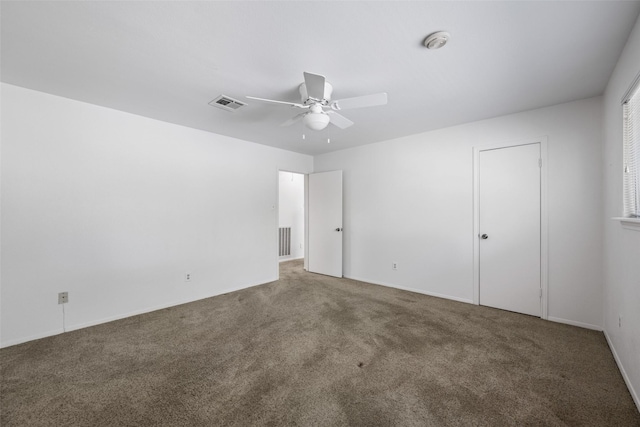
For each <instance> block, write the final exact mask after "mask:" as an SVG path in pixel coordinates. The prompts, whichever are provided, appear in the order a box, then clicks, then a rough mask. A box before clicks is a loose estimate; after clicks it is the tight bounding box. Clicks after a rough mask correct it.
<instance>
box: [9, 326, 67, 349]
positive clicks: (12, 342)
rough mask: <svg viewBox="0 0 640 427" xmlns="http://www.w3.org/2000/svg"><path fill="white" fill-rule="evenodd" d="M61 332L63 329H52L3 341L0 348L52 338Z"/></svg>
mask: <svg viewBox="0 0 640 427" xmlns="http://www.w3.org/2000/svg"><path fill="white" fill-rule="evenodd" d="M63 332H64V329H63V328H56V329H52V330H50V331H47V332H42V333H40V334H36V335H31V336H28V337H24V338H18V339H15V340H9V341H5V342H3V343H0V348H5V347H11V346H13V345H18V344H22V343H25V342H29V341H34V340H39V339H40V338H46V337H52V336H54V335H59V334H61V333H63Z"/></svg>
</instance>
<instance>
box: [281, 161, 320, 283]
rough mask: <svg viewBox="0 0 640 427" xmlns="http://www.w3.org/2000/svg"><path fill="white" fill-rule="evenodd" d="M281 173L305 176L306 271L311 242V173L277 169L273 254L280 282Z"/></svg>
mask: <svg viewBox="0 0 640 427" xmlns="http://www.w3.org/2000/svg"><path fill="white" fill-rule="evenodd" d="M280 172H289V173H295V174H298V175H303V176H304V251H303V254H304V269H305V270H306V269H307V262H308V261H307V259H308V257H309V254H308V252H307V251H308V246H307V242H308V241H309V223H308V220H309V174H310V173H311V172H298V171H295V170H291V169H282V168H280V167H276V202H275V204H274V205H273V210H275V211H276V215H275V217H276V221H275V222H276V224H275V230H274V240H273V241H274V242H275V249H274V251H273V253H274V254H275V268H276V274H275V277H276V279H275V280H280V257H279V256H278V245H279V241H280V236H279V232H280V231H279V229H280Z"/></svg>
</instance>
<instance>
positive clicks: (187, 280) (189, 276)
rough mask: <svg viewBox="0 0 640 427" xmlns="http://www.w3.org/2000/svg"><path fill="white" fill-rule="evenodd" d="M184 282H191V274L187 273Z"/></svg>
mask: <svg viewBox="0 0 640 427" xmlns="http://www.w3.org/2000/svg"><path fill="white" fill-rule="evenodd" d="M184 281H185V282H190V281H191V273H185V274H184Z"/></svg>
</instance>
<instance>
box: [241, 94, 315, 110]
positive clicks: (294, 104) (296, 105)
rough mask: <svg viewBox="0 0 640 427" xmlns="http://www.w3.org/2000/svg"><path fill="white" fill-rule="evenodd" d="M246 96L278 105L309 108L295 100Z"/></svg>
mask: <svg viewBox="0 0 640 427" xmlns="http://www.w3.org/2000/svg"><path fill="white" fill-rule="evenodd" d="M247 98H249V99H253V100H254V101H259V102H266V103H267V104H280V105H288V106H289V107H298V108H309V106H308V105H303V104H299V103H297V102H288V101H276V100H273V99H265V98H256V97H255V96H247Z"/></svg>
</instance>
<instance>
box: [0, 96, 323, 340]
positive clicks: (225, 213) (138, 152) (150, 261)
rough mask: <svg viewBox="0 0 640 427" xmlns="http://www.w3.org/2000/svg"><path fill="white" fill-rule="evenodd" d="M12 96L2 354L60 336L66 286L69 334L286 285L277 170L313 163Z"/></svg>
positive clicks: (6, 150)
mask: <svg viewBox="0 0 640 427" xmlns="http://www.w3.org/2000/svg"><path fill="white" fill-rule="evenodd" d="M1 95H2V181H1V182H2V220H1V221H2V222H1V229H2V242H1V243H2V248H1V249H2V265H1V267H2V276H1V280H2V282H1V285H2V288H1V298H0V301H1V304H2V305H1V328H2V329H1V334H2V336H1V341H0V342H1V344H2V345H3V346H6V345H10V344H14V343H18V342H21V341H26V340H29V339H34V338H38V337H42V336H46V335H51V334H55V333H59V332H61V331H62V329H63V314H62V308H63V307H62V306H60V305H58V304H57V294H58V292H61V291H68V292H69V299H70V302H69V303H68V304H66V306H65V307H64V308H65V326H66V329H67V330H71V329H74V328H79V327H83V326H87V325H91V324H95V323H100V322H104V321H107V320H110V319H114V318H119V317H124V316H127V315H131V314H135V313H139V312H144V311H148V310H152V309H155V308H160V307H165V306H170V305H175V304H179V303H183V302H187V301H192V300H196V299H200V298H205V297H209V296H212V295H216V294H220V293H224V292H227V291H229V290H233V289H237V288H242V287H247V286H252V285H256V284H260V283H265V282H268V281H271V280H274V279H275V278H276V277H277V264H278V263H277V259H278V253H277V218H276V205H277V203H278V200H277V185H278V175H277V170H278V169H289V170H298V171H304V172H310V171H311V170H312V167H313V159H312V158H311V157H310V156H305V155H300V154H295V153H291V152H287V151H284V150H278V149H275V148H271V147H266V146H262V145H257V144H252V143H249V142H246V141H240V140H236V139H232V138H228V137H224V136H220V135H215V134H211V133H207V132H203V131H198V130H194V129H189V128H185V127H181V126H176V125H172V124H169V123H164V122H159V121H155V120H151V119H147V118H144V117H139V116H135V115H132V114H127V113H123V112H119V111H115V110H110V109H107V108H102V107H98V106H95V105H90V104H85V103H81V102H77V101H72V100H69V99H65V98H60V97H56V96H52V95H48V94H44V93H40V92H35V91H31V90H27V89H23V88H19V87H16V86H11V85H6V84H2V86H1ZM187 271H189V272H190V273H191V274H192V275H193V278H192V281H191V282H188V283H186V282H185V280H184V275H185V272H187Z"/></svg>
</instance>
